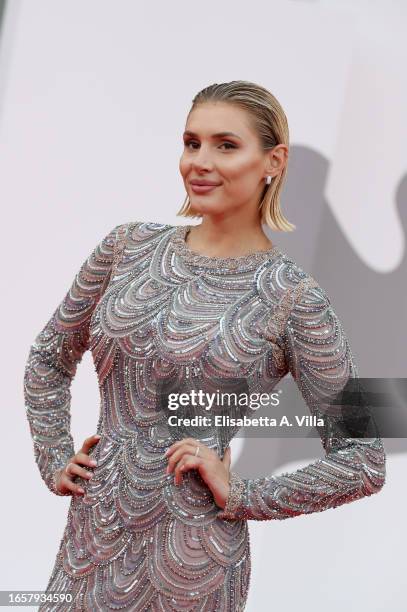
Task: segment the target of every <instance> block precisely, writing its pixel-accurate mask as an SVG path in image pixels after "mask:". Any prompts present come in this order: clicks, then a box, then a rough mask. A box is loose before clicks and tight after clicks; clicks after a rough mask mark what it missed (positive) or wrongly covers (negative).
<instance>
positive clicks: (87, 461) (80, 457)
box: [75, 451, 97, 467]
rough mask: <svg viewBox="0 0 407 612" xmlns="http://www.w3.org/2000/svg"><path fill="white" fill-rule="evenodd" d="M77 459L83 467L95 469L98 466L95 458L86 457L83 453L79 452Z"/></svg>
mask: <svg viewBox="0 0 407 612" xmlns="http://www.w3.org/2000/svg"><path fill="white" fill-rule="evenodd" d="M75 457H76V458H77V460H78V462H79V463H81V464H82V465H87V466H89V467H95V466H96V465H97V461H95V459H93V457H90V456H89V455H86V454H85V453H82V452H81V451H78V452H77V453H76V455H75Z"/></svg>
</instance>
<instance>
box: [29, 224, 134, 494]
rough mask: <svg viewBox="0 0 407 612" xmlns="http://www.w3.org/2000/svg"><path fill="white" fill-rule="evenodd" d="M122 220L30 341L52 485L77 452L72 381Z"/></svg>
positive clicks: (33, 391)
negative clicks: (55, 476) (72, 413)
mask: <svg viewBox="0 0 407 612" xmlns="http://www.w3.org/2000/svg"><path fill="white" fill-rule="evenodd" d="M120 227H124V226H120V225H117V226H116V227H115V228H114V229H113V230H111V231H110V232H109V234H107V236H105V237H104V238H103V240H102V241H101V242H100V243H99V244H98V245H97V246H96V247H95V248H94V249H93V251H92V252H91V254H90V255H89V257H88V258H87V259H86V260H85V261H84V262H83V264H82V266H81V268H80V270H79V271H78V273H77V274H76V276H75V278H74V280H73V282H72V285H71V287H70V289H69V291H68V292H67V293H66V295H65V297H64V298H63V300H62V301H61V302H60V304H59V305H58V307H57V308H56V310H55V311H54V313H53V314H52V316H51V318H50V320H49V321H48V323H47V324H46V325H45V327H44V328H43V329H42V330H41V331H40V333H39V334H38V335H37V336H36V338H35V340H34V342H33V344H32V345H31V346H30V350H29V354H28V359H27V362H26V366H25V372H24V383H23V388H24V400H25V408H26V415H27V419H28V423H29V427H30V433H31V437H32V440H33V444H34V456H35V461H36V463H37V465H38V468H39V471H40V474H41V477H42V479H43V480H44V482H45V483H46V485H47V487H48V488H49V489H50V491H52V492H53V493H55V494H58V492H57V490H56V489H55V486H54V483H53V476H54V474H55V472H56V470H58V469H61V468H62V467H64V465H65V464H66V461H67V460H68V459H69V458H70V457H71V456H72V455H74V454H75V450H74V443H73V439H72V435H71V432H70V421H71V415H70V405H71V391H70V387H71V382H72V379H73V378H74V376H75V373H76V369H77V365H78V364H79V362H80V361H81V360H82V356H83V354H84V353H85V351H86V350H88V348H89V325H90V319H91V317H92V313H93V311H94V309H95V306H96V305H97V303H98V301H99V299H100V297H101V296H102V294H103V292H104V289H105V288H106V286H107V283H108V282H109V279H110V275H111V271H112V266H113V263H114V258H115V256H116V249H115V245H116V241H117V234H118V231H119V228H120Z"/></svg>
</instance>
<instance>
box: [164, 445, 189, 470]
mask: <svg viewBox="0 0 407 612" xmlns="http://www.w3.org/2000/svg"><path fill="white" fill-rule="evenodd" d="M185 453H188V454H190V455H194V454H195V453H196V444H195V446H192V445H191V444H188V445H184V446H182V447H180V448H179V449H178V450H176V451H174V453H173V454H172V455H171V457H170V459H169V460H168V466H167V470H166V473H167V474H170V473H171V472H172V470H173V468H174V466H175V465H176V464H177V462H178V461H179V460H180V459H181V457H183V455H185Z"/></svg>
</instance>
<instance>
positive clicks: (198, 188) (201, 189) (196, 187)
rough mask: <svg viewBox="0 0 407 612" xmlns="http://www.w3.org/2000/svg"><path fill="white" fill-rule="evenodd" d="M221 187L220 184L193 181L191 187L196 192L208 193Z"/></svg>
mask: <svg viewBox="0 0 407 612" xmlns="http://www.w3.org/2000/svg"><path fill="white" fill-rule="evenodd" d="M217 187H219V185H208V184H206V185H196V184H194V183H191V189H192V191H193V192H194V193H208V192H210V191H213V190H214V189H216V188H217Z"/></svg>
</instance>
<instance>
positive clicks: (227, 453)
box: [222, 446, 232, 470]
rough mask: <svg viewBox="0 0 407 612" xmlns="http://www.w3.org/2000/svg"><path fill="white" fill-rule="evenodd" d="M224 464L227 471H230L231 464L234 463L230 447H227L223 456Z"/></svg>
mask: <svg viewBox="0 0 407 612" xmlns="http://www.w3.org/2000/svg"><path fill="white" fill-rule="evenodd" d="M222 463H223V465H224V466H225V468H226V469H227V470H230V464H231V463H232V450H231V448H230V446H228V447H227V449H226V450H225V453H224V455H223V459H222Z"/></svg>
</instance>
